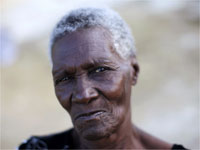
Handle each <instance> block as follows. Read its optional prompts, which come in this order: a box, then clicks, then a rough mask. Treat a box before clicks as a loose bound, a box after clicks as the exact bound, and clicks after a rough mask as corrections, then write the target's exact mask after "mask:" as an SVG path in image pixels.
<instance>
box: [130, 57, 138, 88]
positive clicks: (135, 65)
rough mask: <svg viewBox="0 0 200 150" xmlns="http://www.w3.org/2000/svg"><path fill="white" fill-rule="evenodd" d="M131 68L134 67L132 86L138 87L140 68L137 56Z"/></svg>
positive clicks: (132, 60) (133, 58) (132, 61)
mask: <svg viewBox="0 0 200 150" xmlns="http://www.w3.org/2000/svg"><path fill="white" fill-rule="evenodd" d="M131 67H132V69H131V70H132V72H131V82H132V85H136V83H137V79H138V74H139V72H140V67H139V65H138V63H137V60H136V56H134V57H132V58H131Z"/></svg>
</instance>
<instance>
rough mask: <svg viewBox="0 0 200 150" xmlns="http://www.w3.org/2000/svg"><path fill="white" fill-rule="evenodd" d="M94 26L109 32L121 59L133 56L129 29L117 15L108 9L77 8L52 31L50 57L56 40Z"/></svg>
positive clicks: (132, 40)
mask: <svg viewBox="0 0 200 150" xmlns="http://www.w3.org/2000/svg"><path fill="white" fill-rule="evenodd" d="M95 26H100V27H103V28H105V29H107V30H108V31H110V33H111V37H112V40H113V46H114V49H115V50H116V52H117V53H118V54H119V55H120V56H121V57H122V58H128V57H130V56H133V55H135V51H136V48H135V44H134V39H133V36H132V34H131V31H130V28H129V27H128V25H127V24H126V23H125V21H124V20H123V19H122V18H121V17H120V16H119V14H118V13H116V12H115V11H113V10H111V9H109V8H78V9H75V10H72V11H71V12H69V13H68V14H66V15H65V16H64V17H63V18H62V19H61V20H60V21H59V22H58V23H57V25H56V26H55V28H54V29H53V32H52V35H51V40H50V55H51V51H52V47H53V45H54V44H55V42H56V41H57V40H58V39H60V38H62V37H63V36H65V35H67V34H69V33H72V32H75V31H77V30H78V29H84V28H89V27H95ZM50 57H51V56H50ZM50 59H51V58H50Z"/></svg>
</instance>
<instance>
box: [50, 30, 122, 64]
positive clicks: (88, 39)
mask: <svg viewBox="0 0 200 150" xmlns="http://www.w3.org/2000/svg"><path fill="white" fill-rule="evenodd" d="M117 57H119V56H118V54H117V53H116V52H115V51H114V49H113V43H112V38H111V35H110V33H109V32H108V31H107V30H105V29H102V28H97V27H95V28H87V29H81V30H78V31H76V32H73V33H71V34H69V35H66V36H64V37H62V38H61V39H60V40H58V41H57V42H56V43H55V44H54V47H53V49H52V61H53V66H56V65H62V64H68V65H81V64H84V63H86V62H90V61H93V60H96V59H97V60H98V59H99V60H106V59H109V60H113V61H114V60H115V59H118V58H117Z"/></svg>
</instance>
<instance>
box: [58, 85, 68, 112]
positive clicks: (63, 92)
mask: <svg viewBox="0 0 200 150" xmlns="http://www.w3.org/2000/svg"><path fill="white" fill-rule="evenodd" d="M55 93H56V97H57V99H58V101H59V102H60V104H61V105H62V107H63V108H65V110H67V111H68V112H69V111H70V98H71V91H70V89H67V88H66V87H64V86H60V87H55Z"/></svg>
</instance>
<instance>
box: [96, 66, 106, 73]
mask: <svg viewBox="0 0 200 150" xmlns="http://www.w3.org/2000/svg"><path fill="white" fill-rule="evenodd" d="M105 70H106V68H105V67H99V68H97V69H95V72H96V73H98V72H103V71H105Z"/></svg>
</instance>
